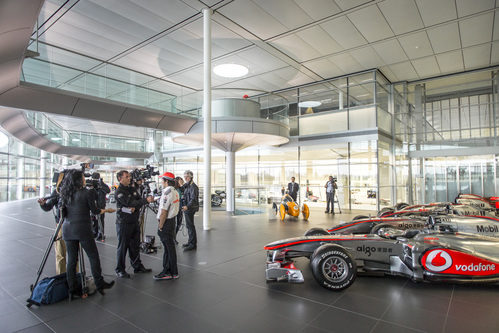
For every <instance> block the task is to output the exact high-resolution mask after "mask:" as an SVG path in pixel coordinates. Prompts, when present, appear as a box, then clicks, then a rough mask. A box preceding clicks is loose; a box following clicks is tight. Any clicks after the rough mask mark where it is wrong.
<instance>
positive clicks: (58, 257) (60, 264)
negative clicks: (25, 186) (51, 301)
mask: <svg viewBox="0 0 499 333" xmlns="http://www.w3.org/2000/svg"><path fill="white" fill-rule="evenodd" d="M63 178H64V173H62V172H61V173H59V176H58V179H57V183H56V186H55V189H54V190H53V191H52V193H51V194H50V196H49V197H45V198H40V199H38V203H39V204H40V208H41V209H43V210H44V211H46V212H49V211H51V210H52V209H53V208H54V207H55V208H56V209H55V213H54V218H55V223H56V224H57V223H59V219H60V217H61V211H60V208H61V200H60V196H59V193H58V192H57V191H58V189H59V186H60V185H61V182H62V179H63ZM54 250H55V272H56V274H57V275H59V274H62V273H66V243H65V242H64V240H63V239H62V228H61V229H60V230H59V233H58V234H57V240H56V241H55V242H54Z"/></svg>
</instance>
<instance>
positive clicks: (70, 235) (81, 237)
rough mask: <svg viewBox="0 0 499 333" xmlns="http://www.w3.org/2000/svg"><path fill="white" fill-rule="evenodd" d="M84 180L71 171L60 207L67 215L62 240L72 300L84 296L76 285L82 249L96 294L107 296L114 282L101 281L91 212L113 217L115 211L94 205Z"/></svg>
mask: <svg viewBox="0 0 499 333" xmlns="http://www.w3.org/2000/svg"><path fill="white" fill-rule="evenodd" d="M84 184H85V176H84V173H83V172H82V171H80V170H69V171H68V172H67V174H66V175H65V177H64V180H63V181H62V186H61V191H60V194H61V203H62V207H63V213H64V216H65V218H64V223H63V225H62V238H63V239H64V241H65V242H66V247H67V251H68V263H67V280H68V286H69V292H70V296H71V298H73V297H75V296H78V295H79V294H81V290H79V289H80V288H79V286H78V283H77V281H76V263H77V260H78V251H79V245H80V244H81V247H82V248H83V250H85V252H86V254H87V256H88V259H89V261H90V268H91V270H92V276H93V278H94V282H95V286H96V287H97V290H98V291H99V292H100V293H101V294H104V289H109V288H111V287H112V286H113V284H114V281H112V282H106V281H104V278H103V277H102V269H101V265H100V259H99V252H98V250H97V245H96V244H95V239H94V238H93V234H92V225H91V221H90V212H92V213H93V214H96V215H97V214H102V213H104V212H107V213H112V212H113V211H114V210H113V209H99V208H97V206H96V205H95V197H94V195H93V194H92V192H91V191H90V190H88V189H86V188H85V187H84Z"/></svg>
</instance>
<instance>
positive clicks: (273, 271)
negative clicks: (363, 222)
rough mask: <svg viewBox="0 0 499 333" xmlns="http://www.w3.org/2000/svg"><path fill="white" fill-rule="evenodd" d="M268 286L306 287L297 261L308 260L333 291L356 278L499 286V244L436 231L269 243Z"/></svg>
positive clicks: (317, 277) (384, 232)
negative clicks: (370, 276) (367, 276)
mask: <svg viewBox="0 0 499 333" xmlns="http://www.w3.org/2000/svg"><path fill="white" fill-rule="evenodd" d="M264 249H265V250H267V269H266V279H267V282H271V281H283V282H284V281H286V282H295V283H302V282H304V279H303V274H302V272H301V271H300V270H299V269H298V268H297V267H296V266H295V264H294V262H293V259H294V258H297V257H308V258H310V267H311V269H312V275H313V276H314V278H315V280H316V281H317V282H318V283H319V284H320V285H321V286H323V287H324V288H326V289H329V290H336V291H338V290H343V289H345V288H348V287H349V286H351V285H352V283H353V282H354V281H355V278H356V276H357V273H364V274H369V273H371V274H373V273H376V274H378V275H379V274H380V273H382V274H386V275H400V276H405V277H409V278H411V279H412V280H413V281H425V282H431V281H440V282H450V283H486V282H487V283H497V282H499V239H498V238H494V237H487V236H479V235H474V234H461V233H454V232H447V233H445V232H438V231H432V230H422V231H421V230H407V231H401V230H394V229H390V230H384V229H383V228H382V229H380V230H379V234H378V235H373V234H371V235H328V236H312V237H306V236H305V237H296V238H290V239H284V240H280V241H276V242H273V243H270V244H268V245H266V246H265V247H264Z"/></svg>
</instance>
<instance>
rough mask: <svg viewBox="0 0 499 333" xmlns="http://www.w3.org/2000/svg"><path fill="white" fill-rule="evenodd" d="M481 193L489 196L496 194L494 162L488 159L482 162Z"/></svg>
mask: <svg viewBox="0 0 499 333" xmlns="http://www.w3.org/2000/svg"><path fill="white" fill-rule="evenodd" d="M483 195H484V196H486V197H491V196H495V195H497V193H496V191H495V179H494V162H492V161H489V162H486V163H485V164H484V170H483Z"/></svg>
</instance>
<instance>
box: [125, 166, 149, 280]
mask: <svg viewBox="0 0 499 333" xmlns="http://www.w3.org/2000/svg"><path fill="white" fill-rule="evenodd" d="M116 176H117V178H118V181H119V182H120V186H119V187H118V189H117V190H116V208H117V212H116V233H117V235H118V253H117V261H118V262H117V265H116V275H117V276H118V277H120V278H129V277H130V274H128V273H127V272H126V270H125V269H126V265H125V259H126V253H127V251H129V256H130V263H131V265H132V267H133V268H134V273H149V272H151V269H150V268H145V267H144V265H143V264H142V261H141V260H140V225H139V214H140V208H141V207H142V206H143V205H145V204H147V203H151V202H153V200H154V199H153V197H152V196H148V197H147V198H146V199H144V198H142V197H141V196H140V195H139V193H138V192H137V189H136V188H135V187H134V186H130V181H131V177H130V173H128V171H126V170H121V171H119V172H118V173H117V174H116Z"/></svg>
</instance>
